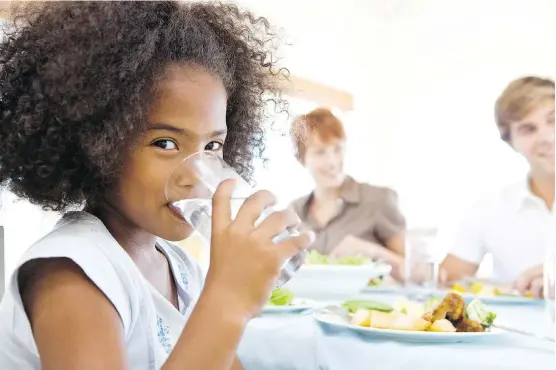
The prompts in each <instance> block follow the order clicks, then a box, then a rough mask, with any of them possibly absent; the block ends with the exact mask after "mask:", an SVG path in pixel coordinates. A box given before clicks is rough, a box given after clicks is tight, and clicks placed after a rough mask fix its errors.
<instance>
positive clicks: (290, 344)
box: [239, 294, 555, 370]
mask: <svg viewBox="0 0 556 370" xmlns="http://www.w3.org/2000/svg"><path fill="white" fill-rule="evenodd" d="M362 298H369V299H375V300H380V301H385V302H390V303H393V302H394V301H396V300H398V299H400V298H402V297H400V296H393V295H385V294H380V295H375V296H369V295H367V296H364V297H362ZM492 308H493V309H494V310H495V311H496V312H497V313H498V319H497V320H498V321H497V322H498V323H499V324H501V325H507V326H512V327H515V328H519V329H522V330H527V331H533V332H535V333H538V334H544V335H550V336H553V335H554V333H553V332H552V333H551V331H553V330H554V328H553V326H551V325H549V323H548V320H547V315H546V314H545V311H544V307H543V306H542V305H519V306H503V305H499V306H492ZM239 355H240V358H241V359H242V362H243V364H244V367H245V369H246V370H263V369H264V370H266V369H274V370H282V369H283V370H318V369H326V370H393V369H401V370H411V369H415V370H421V369H423V370H425V369H426V370H436V369H448V370H554V368H555V356H554V343H550V342H544V341H541V340H537V339H531V338H528V337H523V336H519V335H515V334H509V335H504V336H503V337H502V338H499V339H496V340H494V341H488V342H485V341H484V340H483V341H481V342H475V343H458V344H440V345H438V344H435V345H433V344H415V343H401V342H394V341H384V340H369V339H362V338H361V337H357V336H354V335H352V334H351V333H349V332H329V331H323V330H322V329H321V328H320V327H319V326H318V325H317V324H316V323H315V322H314V320H313V317H312V316H311V315H298V316H294V315H290V316H266V317H261V318H257V319H254V320H253V321H252V322H251V323H250V324H249V326H248V328H247V330H246V332H245V334H244V337H243V340H242V343H241V345H240V349H239Z"/></svg>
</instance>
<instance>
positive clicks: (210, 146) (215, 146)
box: [205, 141, 224, 152]
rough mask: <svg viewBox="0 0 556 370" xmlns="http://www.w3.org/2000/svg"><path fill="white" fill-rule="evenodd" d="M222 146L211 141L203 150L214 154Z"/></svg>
mask: <svg viewBox="0 0 556 370" xmlns="http://www.w3.org/2000/svg"><path fill="white" fill-rule="evenodd" d="M223 146H224V144H222V143H221V142H219V141H211V142H210V143H208V144H207V145H206V146H205V150H210V151H213V152H216V151H218V150H220V149H222V147H223Z"/></svg>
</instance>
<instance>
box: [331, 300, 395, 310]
mask: <svg viewBox="0 0 556 370" xmlns="http://www.w3.org/2000/svg"><path fill="white" fill-rule="evenodd" d="M342 306H343V307H344V308H345V309H346V310H348V311H349V312H350V313H354V312H355V311H357V310H358V309H360V308H363V309H365V310H371V311H381V312H392V311H393V310H394V308H393V307H392V306H390V305H387V304H385V303H382V302H376V301H370V300H356V299H354V300H350V301H347V302H344V304H343V305H342Z"/></svg>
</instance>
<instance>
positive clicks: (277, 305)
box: [261, 288, 313, 315]
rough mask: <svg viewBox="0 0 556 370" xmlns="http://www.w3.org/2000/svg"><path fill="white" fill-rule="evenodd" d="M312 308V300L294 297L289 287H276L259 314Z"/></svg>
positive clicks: (299, 311) (295, 312)
mask: <svg viewBox="0 0 556 370" xmlns="http://www.w3.org/2000/svg"><path fill="white" fill-rule="evenodd" d="M312 308H313V302H310V301H308V300H303V299H296V298H295V296H294V294H293V292H292V291H291V290H289V289H285V288H278V289H274V290H273V291H272V295H271V296H270V298H269V300H268V303H267V304H266V305H265V306H264V307H263V310H262V312H261V314H263V315H277V314H297V313H302V312H306V311H308V310H311V309H312Z"/></svg>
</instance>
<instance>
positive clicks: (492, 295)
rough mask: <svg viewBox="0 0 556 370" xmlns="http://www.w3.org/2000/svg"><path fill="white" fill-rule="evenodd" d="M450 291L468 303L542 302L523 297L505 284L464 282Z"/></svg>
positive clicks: (530, 297) (529, 296)
mask: <svg viewBox="0 0 556 370" xmlns="http://www.w3.org/2000/svg"><path fill="white" fill-rule="evenodd" d="M450 291H452V292H455V293H458V294H460V295H461V296H462V297H463V298H465V299H466V300H467V301H470V300H473V299H475V298H478V299H480V300H481V301H483V302H484V303H487V304H538V303H541V302H542V300H540V299H537V298H534V297H533V296H532V295H525V296H523V295H521V294H519V292H518V291H516V290H514V289H512V288H510V287H508V286H505V285H503V284H496V283H491V282H484V281H476V280H464V281H461V282H458V283H456V284H453V285H452V286H451V287H450Z"/></svg>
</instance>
